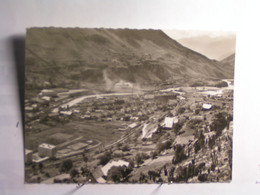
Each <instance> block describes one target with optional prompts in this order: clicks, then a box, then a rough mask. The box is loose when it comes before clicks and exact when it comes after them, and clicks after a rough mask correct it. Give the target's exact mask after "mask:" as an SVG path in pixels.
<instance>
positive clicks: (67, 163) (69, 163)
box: [60, 159, 73, 173]
mask: <svg viewBox="0 0 260 195" xmlns="http://www.w3.org/2000/svg"><path fill="white" fill-rule="evenodd" d="M72 166H73V163H72V160H70V159H68V160H64V161H62V163H61V166H60V172H61V173H63V172H68V171H69V170H70V169H71V168H72Z"/></svg>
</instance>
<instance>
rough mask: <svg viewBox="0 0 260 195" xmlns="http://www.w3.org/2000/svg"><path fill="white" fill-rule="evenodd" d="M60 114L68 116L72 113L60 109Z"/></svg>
mask: <svg viewBox="0 0 260 195" xmlns="http://www.w3.org/2000/svg"><path fill="white" fill-rule="evenodd" d="M60 114H62V115H65V116H70V115H72V112H71V111H60Z"/></svg>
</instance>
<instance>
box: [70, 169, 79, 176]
mask: <svg viewBox="0 0 260 195" xmlns="http://www.w3.org/2000/svg"><path fill="white" fill-rule="evenodd" d="M78 174H79V172H78V171H77V170H76V169H71V171H70V177H71V178H73V177H75V176H76V175H78Z"/></svg>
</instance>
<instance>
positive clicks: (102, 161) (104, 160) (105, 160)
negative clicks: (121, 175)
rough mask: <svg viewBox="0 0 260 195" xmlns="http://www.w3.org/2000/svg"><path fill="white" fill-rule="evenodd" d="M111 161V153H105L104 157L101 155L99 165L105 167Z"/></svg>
mask: <svg viewBox="0 0 260 195" xmlns="http://www.w3.org/2000/svg"><path fill="white" fill-rule="evenodd" d="M110 160H111V153H110V152H106V153H105V154H104V155H102V156H101V157H100V159H99V164H101V165H105V164H107V163H108V162H109V161H110Z"/></svg>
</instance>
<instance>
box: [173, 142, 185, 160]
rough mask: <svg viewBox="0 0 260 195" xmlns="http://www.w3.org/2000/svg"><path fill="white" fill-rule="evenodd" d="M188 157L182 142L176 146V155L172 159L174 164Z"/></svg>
mask: <svg viewBox="0 0 260 195" xmlns="http://www.w3.org/2000/svg"><path fill="white" fill-rule="evenodd" d="M184 159H186V155H185V154H184V147H183V146H182V145H180V144H178V145H176V146H175V156H174V157H173V159H172V163H173V164H178V163H179V162H181V161H183V160H184Z"/></svg>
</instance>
